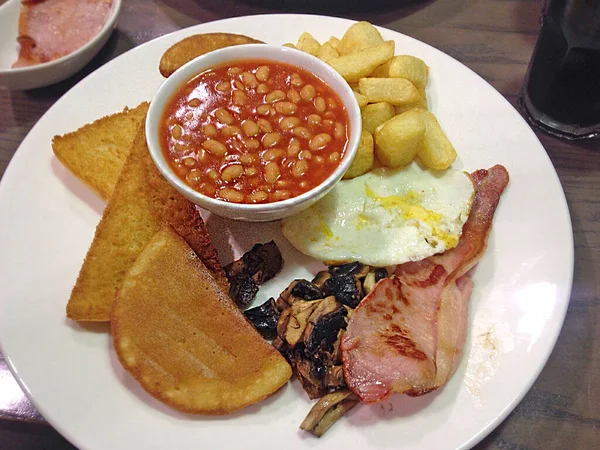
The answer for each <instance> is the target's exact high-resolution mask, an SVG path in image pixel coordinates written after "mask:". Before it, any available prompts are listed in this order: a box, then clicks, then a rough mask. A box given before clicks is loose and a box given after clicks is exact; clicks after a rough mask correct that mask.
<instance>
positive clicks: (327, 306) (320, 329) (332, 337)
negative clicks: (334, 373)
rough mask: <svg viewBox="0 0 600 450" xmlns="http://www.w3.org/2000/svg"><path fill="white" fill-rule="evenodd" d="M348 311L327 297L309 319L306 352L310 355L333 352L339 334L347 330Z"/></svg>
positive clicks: (305, 344) (305, 333)
mask: <svg viewBox="0 0 600 450" xmlns="http://www.w3.org/2000/svg"><path fill="white" fill-rule="evenodd" d="M347 315H348V311H347V310H346V308H344V307H343V306H342V305H341V304H340V303H338V302H337V301H336V299H335V297H333V296H331V297H326V298H325V299H323V300H322V301H321V302H320V303H319V305H318V306H317V307H316V308H315V310H314V311H313V313H312V314H311V315H310V317H309V318H308V323H307V325H306V329H305V330H304V336H303V340H304V349H305V350H304V351H305V353H307V354H309V355H317V354H318V353H323V352H332V350H333V344H334V343H335V341H336V340H337V338H338V332H339V331H340V330H341V329H342V328H346V316H347Z"/></svg>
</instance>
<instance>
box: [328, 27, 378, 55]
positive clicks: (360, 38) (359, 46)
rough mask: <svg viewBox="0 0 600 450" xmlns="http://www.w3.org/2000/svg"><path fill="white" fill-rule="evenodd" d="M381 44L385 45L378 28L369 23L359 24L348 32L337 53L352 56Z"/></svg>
mask: <svg viewBox="0 0 600 450" xmlns="http://www.w3.org/2000/svg"><path fill="white" fill-rule="evenodd" d="M379 44H383V38H382V37H381V34H380V33H379V31H377V28H375V27H374V26H373V25H371V24H370V23H369V22H358V23H355V24H354V25H352V26H351V27H350V28H348V30H346V33H344V36H343V37H342V40H341V41H340V44H339V46H338V48H337V51H338V52H339V53H340V55H350V54H352V53H356V52H360V51H361V50H364V49H367V48H369V47H375V46H377V45H379Z"/></svg>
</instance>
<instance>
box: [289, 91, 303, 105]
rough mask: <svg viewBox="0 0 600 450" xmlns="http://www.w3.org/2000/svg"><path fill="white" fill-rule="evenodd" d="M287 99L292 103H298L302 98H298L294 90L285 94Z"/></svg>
mask: <svg viewBox="0 0 600 450" xmlns="http://www.w3.org/2000/svg"><path fill="white" fill-rule="evenodd" d="M287 98H289V99H290V100H291V101H293V102H294V103H299V102H300V100H302V97H300V94H299V93H298V91H297V90H296V89H290V90H289V91H288V93H287Z"/></svg>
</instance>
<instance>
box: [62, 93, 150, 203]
mask: <svg viewBox="0 0 600 450" xmlns="http://www.w3.org/2000/svg"><path fill="white" fill-rule="evenodd" d="M147 111H148V103H147V102H144V103H142V104H140V105H139V106H137V107H135V108H133V109H129V108H125V109H124V110H123V111H122V112H120V113H115V114H112V115H110V116H107V117H103V118H101V119H98V120H96V121H94V122H93V123H90V124H87V125H84V126H83V127H81V128H80V129H78V130H77V131H73V132H72V133H67V134H65V135H62V136H55V137H54V138H53V139H52V150H53V151H54V154H55V155H56V157H57V158H58V160H59V161H60V162H61V163H63V164H64V165H65V167H66V168H67V169H69V170H70V171H71V172H72V173H73V174H74V175H75V176H76V177H77V178H79V179H80V180H81V181H83V182H84V183H85V184H87V185H88V186H89V187H90V188H91V189H92V190H93V191H94V192H95V193H96V194H98V195H99V196H100V197H102V198H103V199H104V200H108V199H109V198H110V196H111V194H112V191H113V189H114V187H115V184H117V180H118V179H119V175H121V170H123V165H124V164H125V160H126V159H127V155H129V150H130V149H131V145H132V144H133V140H134V139H135V136H136V134H137V132H138V130H139V128H140V126H141V124H142V122H143V121H144V118H145V117H146V112H147Z"/></svg>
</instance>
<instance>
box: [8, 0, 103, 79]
mask: <svg viewBox="0 0 600 450" xmlns="http://www.w3.org/2000/svg"><path fill="white" fill-rule="evenodd" d="M111 6H112V0H23V1H22V5H21V14H20V16H19V36H18V37H17V41H18V43H19V57H18V59H17V61H16V62H15V63H14V64H13V66H12V67H13V68H19V67H27V66H33V65H36V64H41V63H45V62H49V61H53V60H55V59H58V58H61V57H63V56H66V55H68V54H70V53H73V52H74V51H75V50H77V49H78V48H80V47H83V46H84V45H85V44H87V43H88V42H89V41H90V40H91V39H92V38H93V37H94V36H96V35H97V34H98V33H99V32H100V30H101V29H102V26H103V25H104V23H105V22H106V19H107V18H108V15H109V13H110V8H111Z"/></svg>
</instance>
